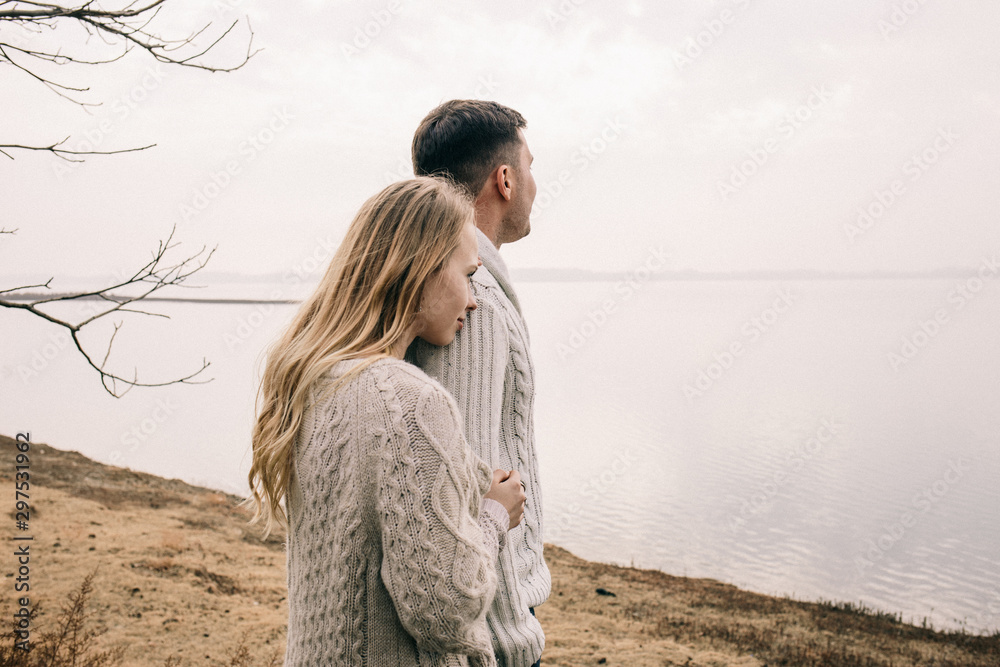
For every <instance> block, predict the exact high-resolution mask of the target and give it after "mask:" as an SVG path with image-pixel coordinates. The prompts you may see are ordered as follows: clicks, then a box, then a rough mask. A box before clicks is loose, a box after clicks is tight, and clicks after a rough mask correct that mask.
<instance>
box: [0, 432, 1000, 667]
mask: <svg viewBox="0 0 1000 667" xmlns="http://www.w3.org/2000/svg"><path fill="white" fill-rule="evenodd" d="M29 453H30V483H31V486H30V505H31V510H30V522H29V528H28V530H22V531H19V530H17V529H16V527H15V525H16V524H15V518H16V517H15V513H16V511H15V508H14V503H13V501H12V500H9V501H8V502H9V508H10V511H9V520H8V526H10V527H9V528H8V529H6V530H7V533H8V534H9V535H10V538H13V537H26V536H30V537H31V538H32V540H30V541H26V540H21V541H17V542H14V541H8V544H15V545H23V544H29V545H30V564H29V567H30V575H29V576H30V592H29V593H27V594H28V595H29V596H30V599H31V604H32V605H35V604H38V603H40V604H41V611H40V613H39V614H38V616H37V618H35V619H34V621H33V625H32V627H33V632H35V636H38V631H39V630H42V629H44V628H46V627H48V628H51V627H53V626H54V624H56V619H57V616H58V612H59V609H60V607H61V606H63V605H64V604H65V601H66V599H67V595H68V594H69V593H70V592H71V591H73V590H74V589H77V588H78V587H79V586H80V584H81V582H82V581H83V580H84V578H85V577H86V576H87V575H88V574H90V573H93V574H94V578H93V587H94V589H93V593H92V595H91V598H90V600H89V604H88V612H89V618H88V619H87V624H88V627H90V628H92V629H96V630H99V631H101V632H102V633H103V634H101V636H100V637H99V638H98V639H97V640H96V641H97V642H98V644H99V646H100V647H104V648H107V647H112V646H124V647H125V651H126V653H125V660H124V663H123V664H126V665H136V666H146V665H149V666H154V665H155V666H157V667H162V666H163V665H165V664H172V665H247V664H254V665H267V664H281V659H282V656H283V654H284V639H285V621H286V617H287V613H288V608H287V601H286V599H285V592H286V590H285V554H284V543H283V539H282V537H281V536H276V537H272V538H271V539H270V540H269V541H267V542H262V541H261V540H260V539H259V538H258V537H257V536H256V534H255V533H254V532H253V531H252V530H251V529H249V528H248V527H247V526H246V515H245V513H244V512H243V511H241V510H239V509H238V508H237V507H236V505H237V503H238V502H239V500H240V499H239V498H236V497H235V496H230V495H226V494H223V493H219V492H215V491H211V490H209V489H203V488H198V487H194V486H190V485H188V484H185V483H183V482H180V481H177V480H166V479H162V478H159V477H155V476H152V475H147V474H144V473H136V472H132V471H129V470H126V469H122V468H115V467H112V466H105V465H102V464H99V463H96V462H94V461H91V460H89V459H87V458H85V457H83V456H82V455H80V454H78V453H76V452H68V451H62V450H59V449H55V448H52V447H50V446H48V445H46V444H40V443H32V444H31V448H30V452H29ZM16 454H17V451H16V450H15V447H14V441H13V440H11V439H10V438H6V437H3V436H0V457H2V459H0V460H2V462H3V465H0V470H2V474H0V484H3V485H5V486H6V488H7V489H9V491H6V492H3V497H7V498H8V499H13V496H14V490H13V489H14V470H15V467H14V464H15V456H16ZM12 552H13V549H11V550H8V553H12ZM4 559H5V560H4ZM546 559H547V561H548V562H549V565H550V568H551V570H552V574H553V589H552V596H551V598H550V599H549V601H548V602H547V603H546V604H545V605H542V606H541V607H539V608H538V609H537V612H538V616H539V619H540V620H541V622H542V625H543V627H544V628H545V631H546V637H547V640H546V641H547V644H546V649H545V654H544V656H543V664H545V665H559V666H566V667H569V666H574V667H575V666H578V665H630V666H634V667H646V666H653V665H656V666H657V667H659V666H663V665H686V666H688V667H695V666H706V667H707V666H713V667H714V666H719V667H722V666H740V667H761V666H764V665H809V666H810V667H811V666H815V665H830V666H831V667H833V666H836V667H845V666H846V667H849V666H851V665H858V666H868V665H871V666H877V665H886V666H888V665H893V666H894V667H904V666H910V665H913V666H917V665H920V666H926V665H940V666H945V665H951V666H955V667H957V666H960V665H970V666H977V667H978V666H983V667H985V666H987V665H992V666H996V665H1000V636H993V637H974V636H969V635H964V634H957V633H941V632H934V631H932V630H929V629H924V628H918V627H915V626H910V625H905V624H902V623H899V622H898V621H897V620H896V619H894V618H892V617H891V616H889V615H884V614H875V615H873V614H866V613H860V612H858V611H857V610H854V609H850V608H843V607H835V606H832V605H829V604H827V605H821V604H810V603H804V602H798V601H792V600H784V599H778V598H772V597H768V596H764V595H758V594H755V593H748V592H745V591H741V590H739V589H737V588H735V587H733V586H729V585H726V584H722V583H719V582H716V581H712V580H699V579H688V578H683V577H674V576H670V575H667V574H664V573H661V572H656V571H649V570H637V569H632V568H622V567H615V566H610V565H603V564H600V563H591V562H587V561H584V560H581V559H579V558H576V557H574V556H573V555H572V554H570V553H569V552H567V551H565V550H563V549H560V548H559V547H556V546H552V545H546ZM0 561H4V562H3V563H2V564H3V568H2V570H3V571H4V572H5V574H6V576H7V578H8V580H9V581H8V583H7V584H6V585H4V586H3V587H2V592H0V607H2V610H3V614H4V617H5V618H8V619H10V618H11V616H10V615H9V614H12V613H13V612H14V611H15V610H16V608H17V607H16V604H17V603H16V599H17V597H19V596H22V595H25V593H16V592H15V590H14V578H15V570H16V569H17V567H18V563H17V558H16V557H15V556H13V555H8V556H5V557H4V556H0ZM5 641H9V640H6V639H5ZM241 647H242V649H241ZM241 652H242V654H243V656H244V661H243V662H240V661H239V659H238V658H237V656H238V655H239V654H240V653H241ZM247 654H249V655H250V656H252V663H251V662H247V661H246V660H245V656H246V655H247Z"/></svg>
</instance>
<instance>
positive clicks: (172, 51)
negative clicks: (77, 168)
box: [0, 0, 260, 162]
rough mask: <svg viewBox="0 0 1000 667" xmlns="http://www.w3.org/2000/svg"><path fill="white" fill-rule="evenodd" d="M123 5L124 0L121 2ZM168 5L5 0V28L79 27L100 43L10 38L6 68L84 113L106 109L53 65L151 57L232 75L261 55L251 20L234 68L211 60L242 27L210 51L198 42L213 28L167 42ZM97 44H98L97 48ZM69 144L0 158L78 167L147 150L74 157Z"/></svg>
mask: <svg viewBox="0 0 1000 667" xmlns="http://www.w3.org/2000/svg"><path fill="white" fill-rule="evenodd" d="M119 1H120V2H121V0H119ZM166 3H167V0H150V1H148V2H145V3H143V4H141V5H139V4H138V3H137V2H135V1H132V2H126V3H124V4H120V5H119V6H118V8H117V9H104V8H102V7H100V6H99V5H97V3H95V2H93V1H92V0H88V1H85V2H80V1H77V2H53V3H46V2H30V1H28V0H4V1H2V2H0V26H3V25H18V26H20V27H21V28H23V29H25V30H27V31H28V32H30V33H32V35H38V34H41V32H42V31H43V30H44V29H49V30H51V31H53V32H55V31H57V30H59V29H60V28H64V27H69V26H77V27H81V28H83V29H84V30H86V31H87V33H88V34H89V35H91V36H96V37H97V38H98V39H97V40H87V43H86V44H85V45H82V46H81V45H78V46H76V47H75V48H74V49H70V50H66V51H64V50H63V48H58V49H55V50H53V49H49V48H45V47H29V46H25V45H24V44H21V45H18V44H15V43H12V42H15V41H24V40H17V39H11V38H9V37H8V38H6V39H5V40H4V41H0V66H3V65H10V66H12V67H13V68H14V69H16V70H18V71H19V72H21V73H23V74H25V75H27V76H28V77H30V78H31V79H33V80H35V81H36V82H38V83H40V84H42V85H44V86H46V87H47V88H48V89H49V90H51V91H52V92H54V93H55V94H56V95H58V96H59V97H62V98H63V99H66V100H68V101H70V102H72V103H74V104H78V105H80V106H81V107H83V108H85V109H86V108H88V107H93V106H100V103H94V102H89V101H87V100H86V99H85V98H84V97H83V96H84V95H85V94H86V93H87V92H88V91H89V90H90V88H89V87H85V86H75V85H70V84H69V83H66V82H62V81H57V80H56V79H55V78H54V77H53V76H52V75H51V74H50V73H49V72H48V71H47V70H46V67H48V66H49V65H60V66H67V65H104V64H108V63H112V62H115V61H117V60H120V59H121V58H124V57H125V56H126V55H127V54H128V53H130V52H131V51H132V50H135V49H138V50H140V51H145V52H146V53H148V54H149V55H151V56H152V57H153V58H155V59H156V60H157V61H158V62H161V63H166V64H170V65H177V66H180V67H189V68H192V69H198V70H203V71H207V72H232V71H233V70H237V69H240V68H241V67H243V66H244V65H246V64H247V62H248V61H249V60H250V58H252V57H253V56H254V55H255V54H257V53H258V52H259V51H260V50H259V49H254V48H253V38H254V32H253V29H252V28H251V27H250V21H249V20H247V22H246V23H247V30H248V31H249V38H248V39H247V47H246V52H245V53H244V54H243V55H242V56H241V57H240V58H238V59H237V60H236V61H235V62H232V63H230V64H228V65H219V64H214V63H210V62H208V61H207V60H206V57H207V56H209V55H210V54H211V53H212V52H213V51H215V50H216V47H218V46H219V44H220V43H221V42H222V41H223V40H225V39H226V38H227V37H228V36H229V35H230V34H231V33H232V31H233V30H234V29H235V28H236V26H237V25H238V24H239V23H240V21H238V20H237V21H233V22H232V23H230V24H229V25H228V26H226V27H225V28H224V29H223V30H222V31H221V32H220V33H219V34H218V35H217V36H216V37H215V38H214V39H210V41H209V42H208V43H207V45H204V46H199V45H197V44H196V42H197V41H198V39H199V38H200V37H201V36H202V35H204V34H206V32H207V31H208V30H209V29H210V28H212V25H213V24H212V22H209V23H206V24H204V25H202V26H201V27H200V28H198V29H196V30H194V31H192V32H191V33H190V34H188V35H186V36H179V37H178V36H167V35H164V34H162V33H161V32H160V31H158V30H156V29H154V28H153V27H152V25H153V22H154V20H155V19H156V17H157V15H158V14H159V12H160V10H161V9H163V7H164V6H165V4H166ZM95 42H96V43H95ZM65 141H66V139H64V140H63V141H60V142H58V143H56V144H52V145H49V146H26V145H22V144H19V143H12V144H0V153H2V154H3V155H5V156H7V157H8V158H11V159H13V155H12V154H11V153H9V152H7V151H8V150H34V151H49V152H51V153H52V154H53V155H56V156H58V157H61V158H63V159H70V160H71V161H73V162H80V161H82V160H77V159H72V158H70V157H68V156H80V155H111V154H115V153H127V152H131V151H135V150H144V149H145V148H148V146H145V147H142V148H129V149H123V150H118V151H68V150H65V149H58V150H56V148H57V147H58V146H60V145H61V144H63V143H64V142H65Z"/></svg>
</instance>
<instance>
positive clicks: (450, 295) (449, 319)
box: [417, 222, 481, 345]
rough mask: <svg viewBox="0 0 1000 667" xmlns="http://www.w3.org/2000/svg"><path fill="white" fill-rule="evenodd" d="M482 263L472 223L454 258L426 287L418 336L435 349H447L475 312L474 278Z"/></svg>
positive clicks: (463, 234)
mask: <svg viewBox="0 0 1000 667" xmlns="http://www.w3.org/2000/svg"><path fill="white" fill-rule="evenodd" d="M480 264H481V262H480V261H479V244H478V242H477V240H476V228H475V225H473V224H472V223H471V222H469V223H468V224H466V225H465V227H464V228H463V229H462V237H461V240H460V241H459V244H458V247H457V248H456V249H455V252H453V253H452V254H451V257H449V258H448V260H447V261H445V263H444V266H442V267H441V268H440V269H439V270H438V271H436V272H435V273H434V274H433V275H432V276H431V277H430V279H429V280H428V281H427V284H426V285H424V290H423V293H422V294H421V297H420V312H419V313H418V314H417V324H418V327H417V336H418V337H419V338H422V339H423V340H425V341H427V342H428V343H430V344H432V345H447V344H449V343H450V342H452V341H453V340H455V334H456V333H458V331H459V330H460V329H461V328H462V326H463V325H464V323H465V315H466V313H467V312H468V311H470V310H475V308H476V299H475V297H473V296H472V284H471V280H472V274H473V273H475V272H476V269H477V268H478V267H479V265H480Z"/></svg>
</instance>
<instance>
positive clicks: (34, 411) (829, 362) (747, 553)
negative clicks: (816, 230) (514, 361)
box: [0, 279, 1000, 632]
mask: <svg viewBox="0 0 1000 667" xmlns="http://www.w3.org/2000/svg"><path fill="white" fill-rule="evenodd" d="M976 287H978V289H975V290H973V289H972V288H976ZM519 294H520V297H521V301H522V304H523V307H524V311H525V315H526V318H527V320H528V324H529V328H530V332H531V337H532V350H533V354H534V357H535V363H536V366H537V375H538V378H537V383H538V394H537V398H536V410H537V412H536V420H537V421H536V431H537V438H538V447H539V454H540V458H541V461H540V463H541V469H542V475H543V480H542V481H543V486H544V491H545V496H544V507H545V512H546V521H547V525H546V540H547V541H550V542H554V543H556V544H559V545H561V546H564V547H566V548H568V549H569V550H571V551H573V552H574V553H576V554H578V555H580V556H582V557H584V558H588V559H592V560H601V561H607V562H614V563H621V564H635V565H637V566H642V567H654V568H659V569H662V570H664V571H667V572H670V573H672V574H678V575H687V576H696V577H711V578H715V579H719V580H722V581H727V582H731V583H734V584H736V585H738V586H741V587H745V588H749V589H752V590H757V591H761V592H764V593H772V594H782V595H792V596H794V597H797V598H801V599H810V600H815V599H832V600H841V601H851V602H859V601H860V602H863V603H865V604H868V605H870V606H875V607H878V608H881V609H884V610H887V611H890V612H893V613H901V614H902V615H903V617H904V619H906V620H915V621H917V622H920V621H921V620H922V619H924V618H926V619H928V621H929V622H931V623H933V624H934V626H935V627H947V628H966V629H968V630H969V631H972V632H987V631H993V630H996V629H998V628H1000V484H997V481H998V479H1000V393H998V391H997V385H998V382H997V380H998V378H1000V345H998V331H1000V288H998V286H997V285H996V284H995V281H987V282H986V283H985V284H984V283H982V282H980V283H978V284H976V283H971V284H966V281H965V280H959V279H934V280H865V281H862V280H858V281H846V280H839V281H832V280H831V281H791V282H773V281H751V282H736V281H715V282H713V281H677V282H667V281H645V282H643V281H641V280H633V282H632V283H628V282H621V283H606V282H600V283H540V282H539V283H522V284H521V285H520V286H519ZM211 295H212V296H219V295H225V296H240V297H246V296H251V297H252V296H254V295H256V297H258V298H267V297H272V296H275V295H277V296H280V297H281V298H287V297H288V296H289V293H287V290H283V289H281V288H275V287H274V286H251V287H248V286H246V285H242V286H216V287H214V288H213V292H212V294H211ZM293 296H294V295H293ZM295 308H296V306H293V305H275V304H267V303H240V304H229V303H188V302H184V303H176V302H160V303H157V304H155V309H156V310H157V311H159V312H162V313H165V314H169V315H170V316H171V319H170V320H163V319H161V318H147V319H146V320H141V319H140V320H127V321H126V324H125V327H124V328H123V329H122V331H121V333H120V334H119V335H118V338H117V340H116V342H115V348H114V352H113V353H112V357H111V360H112V363H114V362H115V361H117V362H118V363H119V364H120V365H119V366H118V368H119V369H123V370H127V371H128V372H129V373H130V372H131V369H132V366H133V364H135V365H137V366H138V370H139V373H140V378H148V379H150V380H156V379H160V378H163V377H169V376H177V375H183V374H186V373H187V372H190V371H192V370H195V369H197V368H198V366H199V365H200V363H201V359H202V357H205V358H207V359H208V360H209V361H210V362H211V367H210V368H209V371H208V376H209V377H214V381H212V382H211V383H208V384H204V385H192V386H171V387H165V388H160V389H146V390H135V391H132V392H131V393H129V394H128V395H126V396H125V397H124V398H122V399H113V398H111V397H109V396H107V395H106V394H105V393H104V392H103V390H102V389H101V387H100V384H99V382H98V379H97V375H96V373H94V372H93V371H92V370H89V369H88V368H87V367H86V366H85V363H84V362H83V360H82V359H81V358H80V356H79V354H78V353H76V352H75V351H74V350H72V349H71V348H70V347H69V345H68V341H67V340H66V339H65V338H64V337H60V336H59V335H57V334H58V331H57V330H56V329H54V328H52V327H51V326H49V325H46V324H45V323H44V322H42V321H40V320H38V319H37V318H32V317H29V316H27V315H23V314H21V313H4V317H3V318H2V320H0V334H2V340H3V349H2V352H0V377H2V388H3V389H2V396H0V399H2V409H0V432H2V433H4V434H7V435H13V433H14V432H15V431H25V430H30V431H31V433H32V440H33V441H36V442H48V443H50V444H52V445H54V446H56V447H60V448H64V449H77V450H79V451H81V452H83V453H84V454H86V455H88V456H91V457H93V458H95V459H97V460H100V461H104V462H109V463H116V464H118V465H124V466H129V467H132V468H134V469H137V470H145V471H149V472H153V473H156V474H159V475H163V476H167V477H178V478H181V479H184V480H186V481H189V482H192V483H197V484H203V485H206V486H210V487H215V488H219V489H223V490H227V491H231V492H235V493H244V492H245V490H246V481H245V480H246V473H247V470H248V468H249V456H248V442H249V433H250V426H251V423H252V419H253V400H254V391H255V377H256V376H257V372H258V369H257V363H258V362H259V360H260V358H261V356H262V354H263V351H264V349H265V347H266V345H267V343H268V342H269V341H270V340H271V339H272V338H273V337H274V336H275V335H276V333H277V332H278V331H279V330H280V329H281V327H282V326H283V325H284V324H285V323H286V322H287V321H288V320H289V319H290V317H291V316H292V314H293V313H294V311H295ZM90 333H91V336H92V339H91V340H92V342H93V344H94V346H95V349H99V350H100V354H99V355H98V356H103V350H104V347H105V345H106V341H107V337H106V336H107V332H106V331H105V332H100V331H94V332H90Z"/></svg>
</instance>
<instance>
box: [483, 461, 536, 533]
mask: <svg viewBox="0 0 1000 667" xmlns="http://www.w3.org/2000/svg"><path fill="white" fill-rule="evenodd" d="M483 498H491V499H493V500H495V501H497V502H498V503H500V504H501V505H503V506H504V509H506V510H507V514H509V515H510V527H509V528H508V529H507V530H512V529H513V528H514V527H516V526H517V524H519V523H521V517H522V516H523V515H524V501H525V498H527V496H525V495H524V486H522V485H521V474H520V473H519V472H517V471H516V470H509V471H508V470H494V471H493V484H491V485H490V490H489V491H487V492H486V495H485V496H483Z"/></svg>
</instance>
